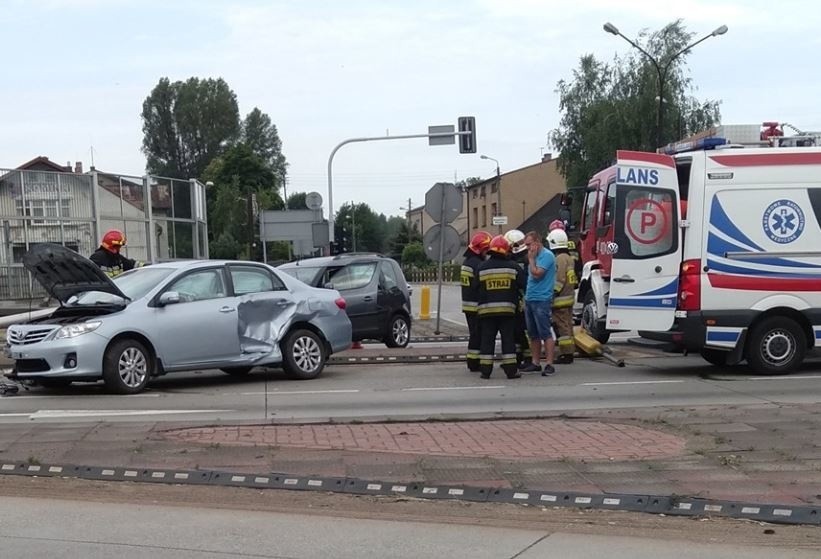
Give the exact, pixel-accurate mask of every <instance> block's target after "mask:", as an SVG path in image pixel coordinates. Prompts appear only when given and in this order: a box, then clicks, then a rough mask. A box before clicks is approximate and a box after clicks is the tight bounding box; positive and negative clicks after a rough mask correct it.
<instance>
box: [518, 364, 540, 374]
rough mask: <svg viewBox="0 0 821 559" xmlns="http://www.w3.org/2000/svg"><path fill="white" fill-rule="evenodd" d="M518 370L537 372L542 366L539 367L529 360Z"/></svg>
mask: <svg viewBox="0 0 821 559" xmlns="http://www.w3.org/2000/svg"><path fill="white" fill-rule="evenodd" d="M519 370H520V371H522V372H523V373H537V372H539V371H541V370H542V368H541V367H539V366H538V365H537V364H536V363H533V362H532V361H531V362H530V363H528V364H527V365H525V366H524V367H522V368H521V369H519Z"/></svg>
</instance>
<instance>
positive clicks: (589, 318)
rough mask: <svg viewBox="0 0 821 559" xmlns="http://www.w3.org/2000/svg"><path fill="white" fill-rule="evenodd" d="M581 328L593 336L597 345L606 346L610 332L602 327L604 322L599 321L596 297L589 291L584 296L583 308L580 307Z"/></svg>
mask: <svg viewBox="0 0 821 559" xmlns="http://www.w3.org/2000/svg"><path fill="white" fill-rule="evenodd" d="M581 326H582V328H584V330H585V331H586V332H587V333H588V334H590V335H591V336H593V338H595V339H596V340H597V341H598V342H599V343H601V344H606V343H607V340H609V339H610V332H608V331H607V329H606V328H605V327H604V321H603V320H599V313H598V307H597V306H596V295H595V293H593V290H592V289H591V290H589V291H588V292H587V294H585V296H584V306H583V307H582V319H581Z"/></svg>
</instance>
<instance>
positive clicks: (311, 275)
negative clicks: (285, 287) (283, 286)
mask: <svg viewBox="0 0 821 559" xmlns="http://www.w3.org/2000/svg"><path fill="white" fill-rule="evenodd" d="M280 270H282V271H283V272H285V273H286V274H288V275H289V276H291V277H294V278H296V279H298V280H299V281H301V282H302V283H306V284H308V285H314V282H315V281H316V276H317V275H318V274H319V272H320V271H321V270H322V268H309V267H306V266H293V267H291V268H280Z"/></svg>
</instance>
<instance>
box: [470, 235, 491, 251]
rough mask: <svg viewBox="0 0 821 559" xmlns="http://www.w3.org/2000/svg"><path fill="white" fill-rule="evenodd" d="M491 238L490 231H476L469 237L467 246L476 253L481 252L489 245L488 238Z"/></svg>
mask: <svg viewBox="0 0 821 559" xmlns="http://www.w3.org/2000/svg"><path fill="white" fill-rule="evenodd" d="M492 238H493V237H491V235H490V233H488V232H487V231H477V232H476V233H474V234H473V237H472V238H471V239H470V244H469V245H468V248H469V249H470V250H472V251H473V252H475V253H476V254H482V253H483V252H485V251H486V250H487V249H488V247H490V240H491V239H492Z"/></svg>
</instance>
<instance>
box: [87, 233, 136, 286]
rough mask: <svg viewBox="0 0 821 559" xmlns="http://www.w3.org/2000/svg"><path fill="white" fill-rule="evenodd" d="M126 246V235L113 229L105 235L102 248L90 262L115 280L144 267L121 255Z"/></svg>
mask: <svg viewBox="0 0 821 559" xmlns="http://www.w3.org/2000/svg"><path fill="white" fill-rule="evenodd" d="M124 246H125V234H124V233H123V232H122V231H119V230H117V229H112V230H111V231H108V232H107V233H106V234H105V235H103V240H102V241H101V242H100V248H98V249H97V250H96V251H94V254H92V255H91V257H90V260H91V261H92V262H94V263H95V264H97V266H99V267H100V269H101V270H102V271H103V272H104V273H105V275H107V276H108V277H110V278H115V277H117V276H119V275H120V274H122V273H123V272H127V271H128V270H133V269H134V268H139V267H141V266H143V265H144V264H143V263H142V262H139V261H137V260H132V259H130V258H126V257H125V256H123V255H122V254H120V249H121V248H122V247H124Z"/></svg>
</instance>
